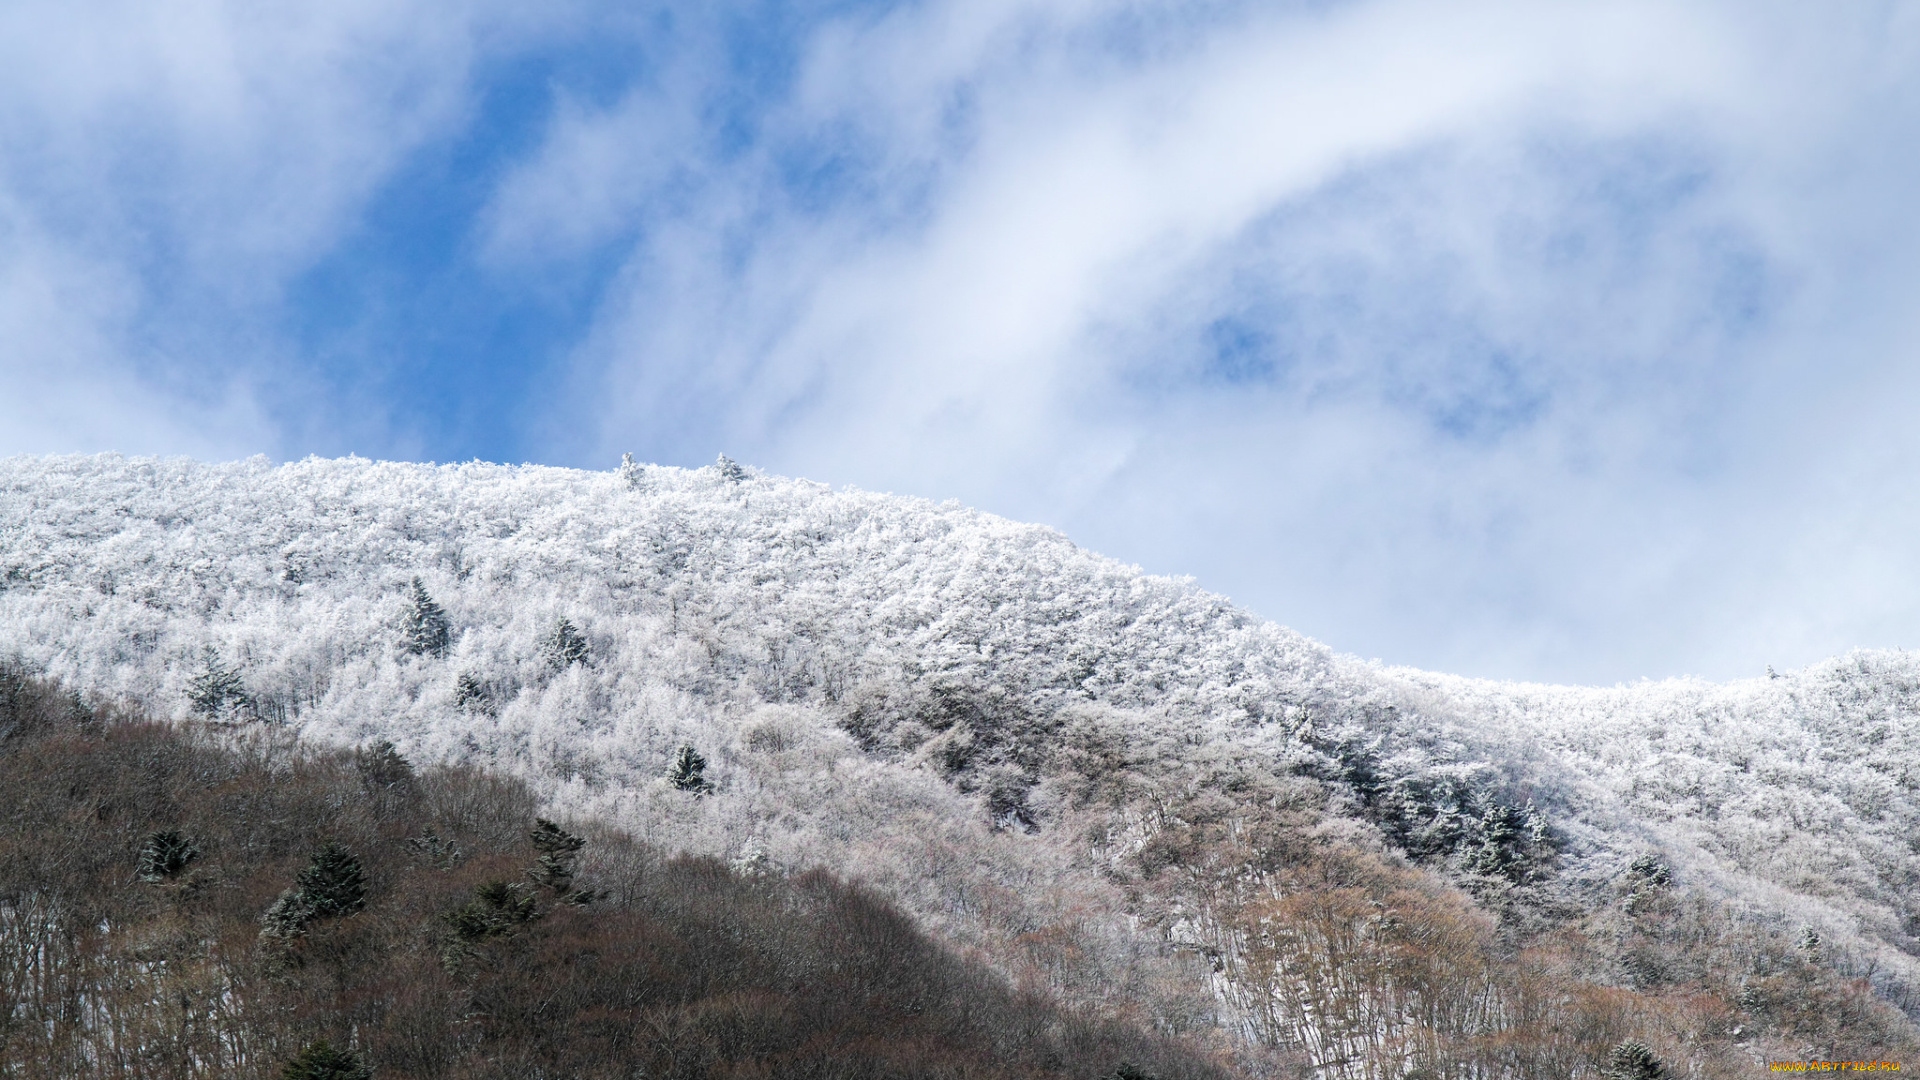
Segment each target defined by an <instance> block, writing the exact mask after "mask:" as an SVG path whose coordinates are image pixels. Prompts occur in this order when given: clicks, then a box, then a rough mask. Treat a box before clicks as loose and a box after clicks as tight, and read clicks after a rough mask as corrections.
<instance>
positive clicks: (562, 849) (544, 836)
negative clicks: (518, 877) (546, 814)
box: [527, 818, 587, 896]
mask: <svg viewBox="0 0 1920 1080" xmlns="http://www.w3.org/2000/svg"><path fill="white" fill-rule="evenodd" d="M533 822H534V827H533V829H532V830H531V831H530V832H528V833H527V839H529V840H531V841H533V846H534V848H535V849H536V850H538V851H539V852H540V858H539V860H538V861H537V862H535V863H534V864H533V868H532V869H530V870H528V871H527V876H528V877H530V878H532V879H533V880H534V883H535V884H537V885H540V886H543V887H545V888H548V889H552V890H553V892H554V893H555V895H558V896H565V895H566V894H567V893H568V892H570V891H572V889H573V867H574V863H575V862H576V861H577V860H578V859H579V857H580V849H581V848H582V847H585V846H586V843H587V842H586V840H585V839H583V838H581V837H578V836H575V835H573V834H572V833H570V832H568V831H566V830H565V829H562V828H561V827H560V826H558V825H555V824H554V823H553V822H551V821H548V820H547V819H546V818H534V819H533Z"/></svg>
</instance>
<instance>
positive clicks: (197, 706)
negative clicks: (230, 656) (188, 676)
mask: <svg viewBox="0 0 1920 1080" xmlns="http://www.w3.org/2000/svg"><path fill="white" fill-rule="evenodd" d="M187 700H188V701H189V702H190V703H192V705H193V711H194V712H197V713H199V714H200V715H202V716H210V717H217V716H224V715H226V714H228V713H231V712H233V711H235V710H238V709H242V708H245V707H246V706H247V704H248V699H247V691H246V686H245V685H244V684H243V683H242V682H241V681H240V673H239V672H237V671H235V670H233V669H232V668H230V667H228V666H227V665H226V664H225V663H224V662H223V661H222V660H221V659H220V653H219V652H218V651H217V650H215V649H214V647H213V646H211V645H209V646H207V647H206V650H205V651H204V652H203V653H202V655H201V669H200V674H198V675H195V676H194V677H193V681H192V682H190V683H188V684H187Z"/></svg>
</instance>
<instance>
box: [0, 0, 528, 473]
mask: <svg viewBox="0 0 1920 1080" xmlns="http://www.w3.org/2000/svg"><path fill="white" fill-rule="evenodd" d="M524 22H525V20H518V19H503V18H500V17H498V16H496V15H494V14H492V13H490V12H488V11H487V10H485V9H484V8H483V7H480V6H479V5H468V6H465V7H460V8H449V7H447V6H445V5H438V4H426V3H400V4H395V3H372V2H360V0H348V2H339V3H329V4H316V5H307V6H305V7H298V6H296V7H291V8H289V7H284V6H281V7H273V8H263V7H260V6H259V5H252V4H241V3H231V2H222V0H192V2H187V3H178V4H166V5H153V4H140V3H131V2H119V3H109V4H105V5H101V4H90V5H72V4H57V3H16V4H10V5H7V6H6V7H5V9H4V10H0V102H4V103H5V107H4V108H0V205H4V207H5V208H6V224H5V227H6V228H7V230H8V234H7V238H6V246H5V248H4V250H0V274H4V276H5V291H4V293H3V294H0V400H4V401H5V402H6V403H7V404H6V406H5V408H6V411H7V414H8V415H7V420H8V421H10V422H9V423H7V425H6V427H5V428H4V429H3V430H0V452H17V451H28V450H32V451H45V450H52V449H82V448H84V449H120V450H128V451H140V452H191V453H197V454H211V455H218V456H226V455H237V454H242V453H250V452H254V451H258V450H263V449H265V450H280V449H282V445H283V437H284V433H283V432H281V431H279V430H278V429H277V425H276V424H274V423H273V422H272V421H270V420H269V419H268V418H267V416H266V415H265V413H264V411H263V407H262V405H261V404H260V402H261V399H262V397H263V395H264V396H268V397H270V396H272V393H273V392H272V391H271V389H270V388H271V386H272V385H273V384H275V383H279V382H284V381H287V380H289V379H299V378H301V377H302V374H301V372H300V365H298V364H295V363H290V361H291V360H292V359H293V357H292V355H291V353H290V351H289V350H288V348H287V347H286V346H285V344H284V343H283V342H281V341H280V340H279V338H278V333H277V329H276V320H277V319H278V318H280V316H281V311H280V309H279V308H278V306H277V305H278V304H279V303H280V301H281V299H282V294H283V292H284V290H285V288H286V286H287V284H288V282H289V280H290V279H291V278H292V277H293V276H294V275H296V274H298V273H299V272H300V271H302V270H303V269H305V268H306V267H307V266H309V265H311V263H312V262H313V260H314V259H316V258H318V257H319V256H320V255H322V254H324V253H325V252H326V251H327V250H328V249H329V248H330V247H331V246H332V245H334V244H336V243H338V242H339V240H340V238H341V237H342V235H343V234H344V233H345V232H346V231H347V230H348V229H350V228H351V227H352V226H353V225H354V219H355V215H356V214H357V213H358V212H359V210H360V209H361V207H362V206H363V205H364V203H365V201H366V199H367V198H368V197H369V195H370V194H371V193H372V192H373V191H374V190H376V189H377V187H378V185H379V184H381V183H382V182H383V181H384V180H385V179H386V178H387V177H389V176H390V175H391V174H392V173H393V171H394V169H395V168H396V167H397V166H398V165H399V164H400V163H401V162H402V161H403V160H404V159H405V156H406V155H407V154H408V153H409V152H410V151H412V150H413V149H414V148H416V147H418V146H419V145H420V144H421V143H422V142H423V141H424V140H426V139H428V138H430V137H432V136H434V135H436V134H438V133H441V132H444V131H445V130H447V129H448V128H449V127H451V126H453V125H455V124H458V123H459V122H460V121H461V120H462V119H463V118H464V111H465V109H466V108H467V102H468V90H469V88H468V79H469V74H470V67H471V65H472V64H473V62H474V57H475V53H476V50H477V48H478V47H479V39H481V38H482V37H484V36H485V35H488V34H492V33H496V32H498V31H500V30H503V29H509V28H511V27H513V26H515V25H517V24H520V23H524Z"/></svg>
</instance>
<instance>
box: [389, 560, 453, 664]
mask: <svg viewBox="0 0 1920 1080" xmlns="http://www.w3.org/2000/svg"><path fill="white" fill-rule="evenodd" d="M400 632H401V636H402V638H403V639H404V641H405V644H406V649H407V651H408V652H410V653H412V654H414V655H415V656H433V657H441V656H445V655H447V649H448V647H449V646H451V645H452V643H453V627H452V624H451V623H449V622H448V621H447V613H446V611H445V610H444V609H442V608H441V607H440V605H439V604H437V603H435V602H434V599H433V597H432V596H431V595H429V594H428V593H427V587H426V585H425V584H424V583H423V582H421V580H420V579H419V578H418V577H416V578H414V579H413V591H412V593H411V595H409V596H408V598H407V614H406V618H405V620H404V621H403V622H402V624H401V628H400Z"/></svg>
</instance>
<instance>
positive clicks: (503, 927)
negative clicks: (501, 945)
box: [441, 881, 540, 966]
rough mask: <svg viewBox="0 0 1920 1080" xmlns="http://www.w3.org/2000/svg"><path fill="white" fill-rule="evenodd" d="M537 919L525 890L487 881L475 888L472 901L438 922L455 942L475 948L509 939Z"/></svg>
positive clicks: (532, 902) (529, 896)
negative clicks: (444, 926) (443, 923)
mask: <svg viewBox="0 0 1920 1080" xmlns="http://www.w3.org/2000/svg"><path fill="white" fill-rule="evenodd" d="M539 917H540V911H539V909H538V908H537V907H536V906H535V904H534V897H533V894H532V893H530V892H527V891H526V886H524V885H517V884H511V883H509V882H505V881H489V882H486V883H485V884H481V885H476V886H474V888H473V896H472V898H470V899H469V900H468V901H467V902H466V903H464V904H461V905H460V906H459V907H457V908H454V909H453V910H452V911H449V912H447V913H446V914H445V915H443V916H441V919H442V921H444V922H445V923H446V924H447V929H448V930H450V931H452V933H453V936H454V939H455V940H456V941H458V942H459V943H460V944H462V945H475V944H478V943H480V942H482V941H487V940H490V939H493V938H504V937H512V936H513V935H514V934H515V933H517V932H518V931H519V929H520V928H521V927H522V926H525V925H526V924H527V923H530V922H532V921H533V920H535V919H538V918H539ZM449 966H457V965H455V964H449Z"/></svg>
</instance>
